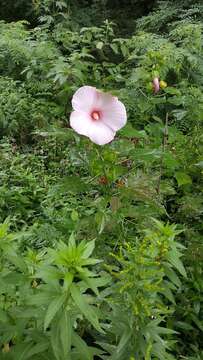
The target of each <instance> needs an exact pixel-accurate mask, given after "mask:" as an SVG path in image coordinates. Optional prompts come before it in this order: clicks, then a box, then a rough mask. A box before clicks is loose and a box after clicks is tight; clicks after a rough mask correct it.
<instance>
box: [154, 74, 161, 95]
mask: <svg viewBox="0 0 203 360" xmlns="http://www.w3.org/2000/svg"><path fill="white" fill-rule="evenodd" d="M153 88H154V93H155V94H156V93H157V92H159V89H160V86H159V78H158V77H155V78H154V79H153Z"/></svg>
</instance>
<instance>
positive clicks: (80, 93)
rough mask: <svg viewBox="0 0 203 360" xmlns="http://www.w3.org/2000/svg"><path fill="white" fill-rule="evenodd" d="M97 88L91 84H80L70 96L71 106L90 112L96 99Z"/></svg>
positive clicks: (77, 109)
mask: <svg viewBox="0 0 203 360" xmlns="http://www.w3.org/2000/svg"><path fill="white" fill-rule="evenodd" d="M97 96H98V95H97V89H96V88H94V87H93V86H82V87H81V88H79V89H78V90H77V91H76V92H75V94H74V95H73V98H72V106H73V109H74V110H76V111H86V112H88V113H89V112H91V111H92V108H94V105H95V103H96V100H97Z"/></svg>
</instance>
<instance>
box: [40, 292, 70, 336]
mask: <svg viewBox="0 0 203 360" xmlns="http://www.w3.org/2000/svg"><path fill="white" fill-rule="evenodd" d="M66 296H67V295H66V293H64V294H62V295H60V296H58V297H57V298H55V299H54V300H53V301H52V302H51V303H50V304H49V307H48V309H47V312H46V315H45V319H44V330H46V329H47V328H48V326H49V324H50V323H51V321H52V320H53V318H54V316H55V315H56V313H57V312H58V311H59V310H60V309H61V307H62V306H63V304H64V302H65V300H66Z"/></svg>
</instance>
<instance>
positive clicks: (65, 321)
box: [59, 310, 72, 358]
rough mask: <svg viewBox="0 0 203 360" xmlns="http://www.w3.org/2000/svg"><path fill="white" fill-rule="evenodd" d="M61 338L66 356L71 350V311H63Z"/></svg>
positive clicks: (60, 324)
mask: <svg viewBox="0 0 203 360" xmlns="http://www.w3.org/2000/svg"><path fill="white" fill-rule="evenodd" d="M59 327H60V339H61V345H62V350H63V354H64V358H66V357H67V355H68V354H69V352H70V350H71V338H72V324H71V317H70V314H69V312H67V311H65V310H64V311H63V312H62V316H61V319H60V321H59Z"/></svg>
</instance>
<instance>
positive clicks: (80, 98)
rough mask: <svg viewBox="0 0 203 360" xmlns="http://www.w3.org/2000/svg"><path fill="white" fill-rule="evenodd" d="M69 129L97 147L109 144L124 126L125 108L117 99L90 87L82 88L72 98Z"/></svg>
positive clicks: (125, 118) (125, 120)
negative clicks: (83, 136)
mask: <svg viewBox="0 0 203 360" xmlns="http://www.w3.org/2000/svg"><path fill="white" fill-rule="evenodd" d="M72 106H73V109H74V111H73V112H72V113H71V116H70V125H71V127H72V128H73V129H74V130H75V131H76V132H77V133H78V134H81V135H85V136H87V137H88V138H89V139H90V140H91V141H93V142H94V143H95V144H98V145H105V144H107V143H109V142H111V141H112V140H113V139H114V137H115V135H116V131H118V130H120V129H121V128H122V127H123V126H125V124H126V122H127V114H126V109H125V106H124V105H123V103H122V102H121V101H119V100H118V98H117V97H115V96H112V95H111V94H109V93H104V92H102V91H99V90H97V89H96V88H95V87H92V86H82V87H81V88H80V89H78V90H77V91H76V93H75V94H74V95H73V98H72Z"/></svg>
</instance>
